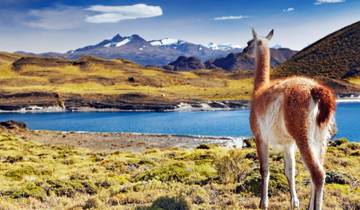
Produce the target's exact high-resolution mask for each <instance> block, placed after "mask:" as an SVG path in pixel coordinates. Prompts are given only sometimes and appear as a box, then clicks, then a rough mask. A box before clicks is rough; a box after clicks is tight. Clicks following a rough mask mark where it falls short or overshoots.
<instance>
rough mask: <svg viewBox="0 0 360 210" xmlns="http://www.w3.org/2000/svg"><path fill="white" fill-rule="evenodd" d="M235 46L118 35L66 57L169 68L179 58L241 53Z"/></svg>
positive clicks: (205, 58)
mask: <svg viewBox="0 0 360 210" xmlns="http://www.w3.org/2000/svg"><path fill="white" fill-rule="evenodd" d="M240 51H241V49H240V48H239V47H237V46H233V45H216V44H212V45H209V46H203V45H200V44H195V43H191V42H187V41H185V40H180V39H173V38H164V39H159V40H150V41H147V40H145V39H143V38H142V37H140V36H139V35H136V34H134V35H131V36H121V35H119V34H117V35H115V36H114V37H113V38H111V39H106V40H103V41H102V42H100V43H98V44H95V45H89V46H86V47H82V48H79V49H76V50H73V51H69V52H68V53H67V54H66V57H68V58H71V59H76V58H79V57H81V56H83V55H94V56H98V57H102V58H110V59H112V58H125V59H129V60H132V61H134V62H136V63H139V64H142V65H158V66H161V65H166V64H168V63H169V62H171V61H174V60H175V59H176V58H178V57H179V56H188V57H189V56H195V57H198V58H200V59H201V60H202V61H205V60H208V59H213V58H217V57H221V56H225V55H227V54H228V53H230V52H240Z"/></svg>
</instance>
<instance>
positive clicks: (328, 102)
mask: <svg viewBox="0 0 360 210" xmlns="http://www.w3.org/2000/svg"><path fill="white" fill-rule="evenodd" d="M311 96H312V98H313V99H314V101H316V102H318V103H319V115H318V117H317V123H318V125H319V126H321V125H323V124H325V123H327V122H328V121H329V120H330V114H331V113H333V112H334V111H335V107H336V102H335V98H334V94H333V93H332V91H331V90H330V89H329V88H327V87H324V86H319V87H316V88H313V89H312V90H311Z"/></svg>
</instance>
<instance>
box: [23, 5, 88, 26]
mask: <svg viewBox="0 0 360 210" xmlns="http://www.w3.org/2000/svg"><path fill="white" fill-rule="evenodd" d="M27 15H28V20H27V21H26V22H25V25H27V26H29V27H32V28H42V29H47V30H62V29H72V28H77V27H79V26H80V25H82V24H83V23H84V19H85V17H86V13H85V12H84V11H83V10H82V9H81V8H79V7H70V6H57V7H55V8H45V9H41V10H40V9H39V10H30V11H29V13H28V14H27Z"/></svg>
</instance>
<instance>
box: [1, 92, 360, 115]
mask: <svg viewBox="0 0 360 210" xmlns="http://www.w3.org/2000/svg"><path fill="white" fill-rule="evenodd" d="M336 101H337V103H360V96H354V95H351V96H346V97H338V98H337V100H336ZM132 107H142V108H139V109H131V108H132ZM249 108H250V101H249V100H224V101H191V102H180V103H177V104H171V105H170V104H167V106H161V105H159V104H158V105H156V106H155V105H153V104H148V105H144V104H137V105H136V104H132V105H131V106H130V105H128V106H127V108H126V109H125V108H97V107H89V106H80V107H62V106H37V105H33V106H26V107H21V108H19V109H8V110H7V109H0V113H48V112H51V113H55V112H197V111H236V110H244V109H249Z"/></svg>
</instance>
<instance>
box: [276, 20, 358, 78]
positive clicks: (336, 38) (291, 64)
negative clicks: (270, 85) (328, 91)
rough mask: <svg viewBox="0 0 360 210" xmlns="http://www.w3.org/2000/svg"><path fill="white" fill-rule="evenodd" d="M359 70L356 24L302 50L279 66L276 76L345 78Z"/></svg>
mask: <svg viewBox="0 0 360 210" xmlns="http://www.w3.org/2000/svg"><path fill="white" fill-rule="evenodd" d="M359 68H360V22H356V23H354V24H352V25H349V26H347V27H345V28H343V29H340V30H338V31H336V32H334V33H332V34H330V35H328V36H326V37H324V38H322V39H320V40H319V41H317V42H315V43H314V44H312V45H310V46H308V47H306V48H305V49H303V50H301V51H300V52H298V53H297V54H296V55H294V56H293V57H292V58H291V59H290V60H288V61H287V62H285V63H283V64H282V65H280V66H279V67H278V68H277V69H276V74H278V75H280V76H288V75H306V76H311V77H327V78H332V79H345V78H346V77H349V76H352V75H353V74H351V71H352V72H355V73H356V69H359ZM349 73H350V74H349Z"/></svg>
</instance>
